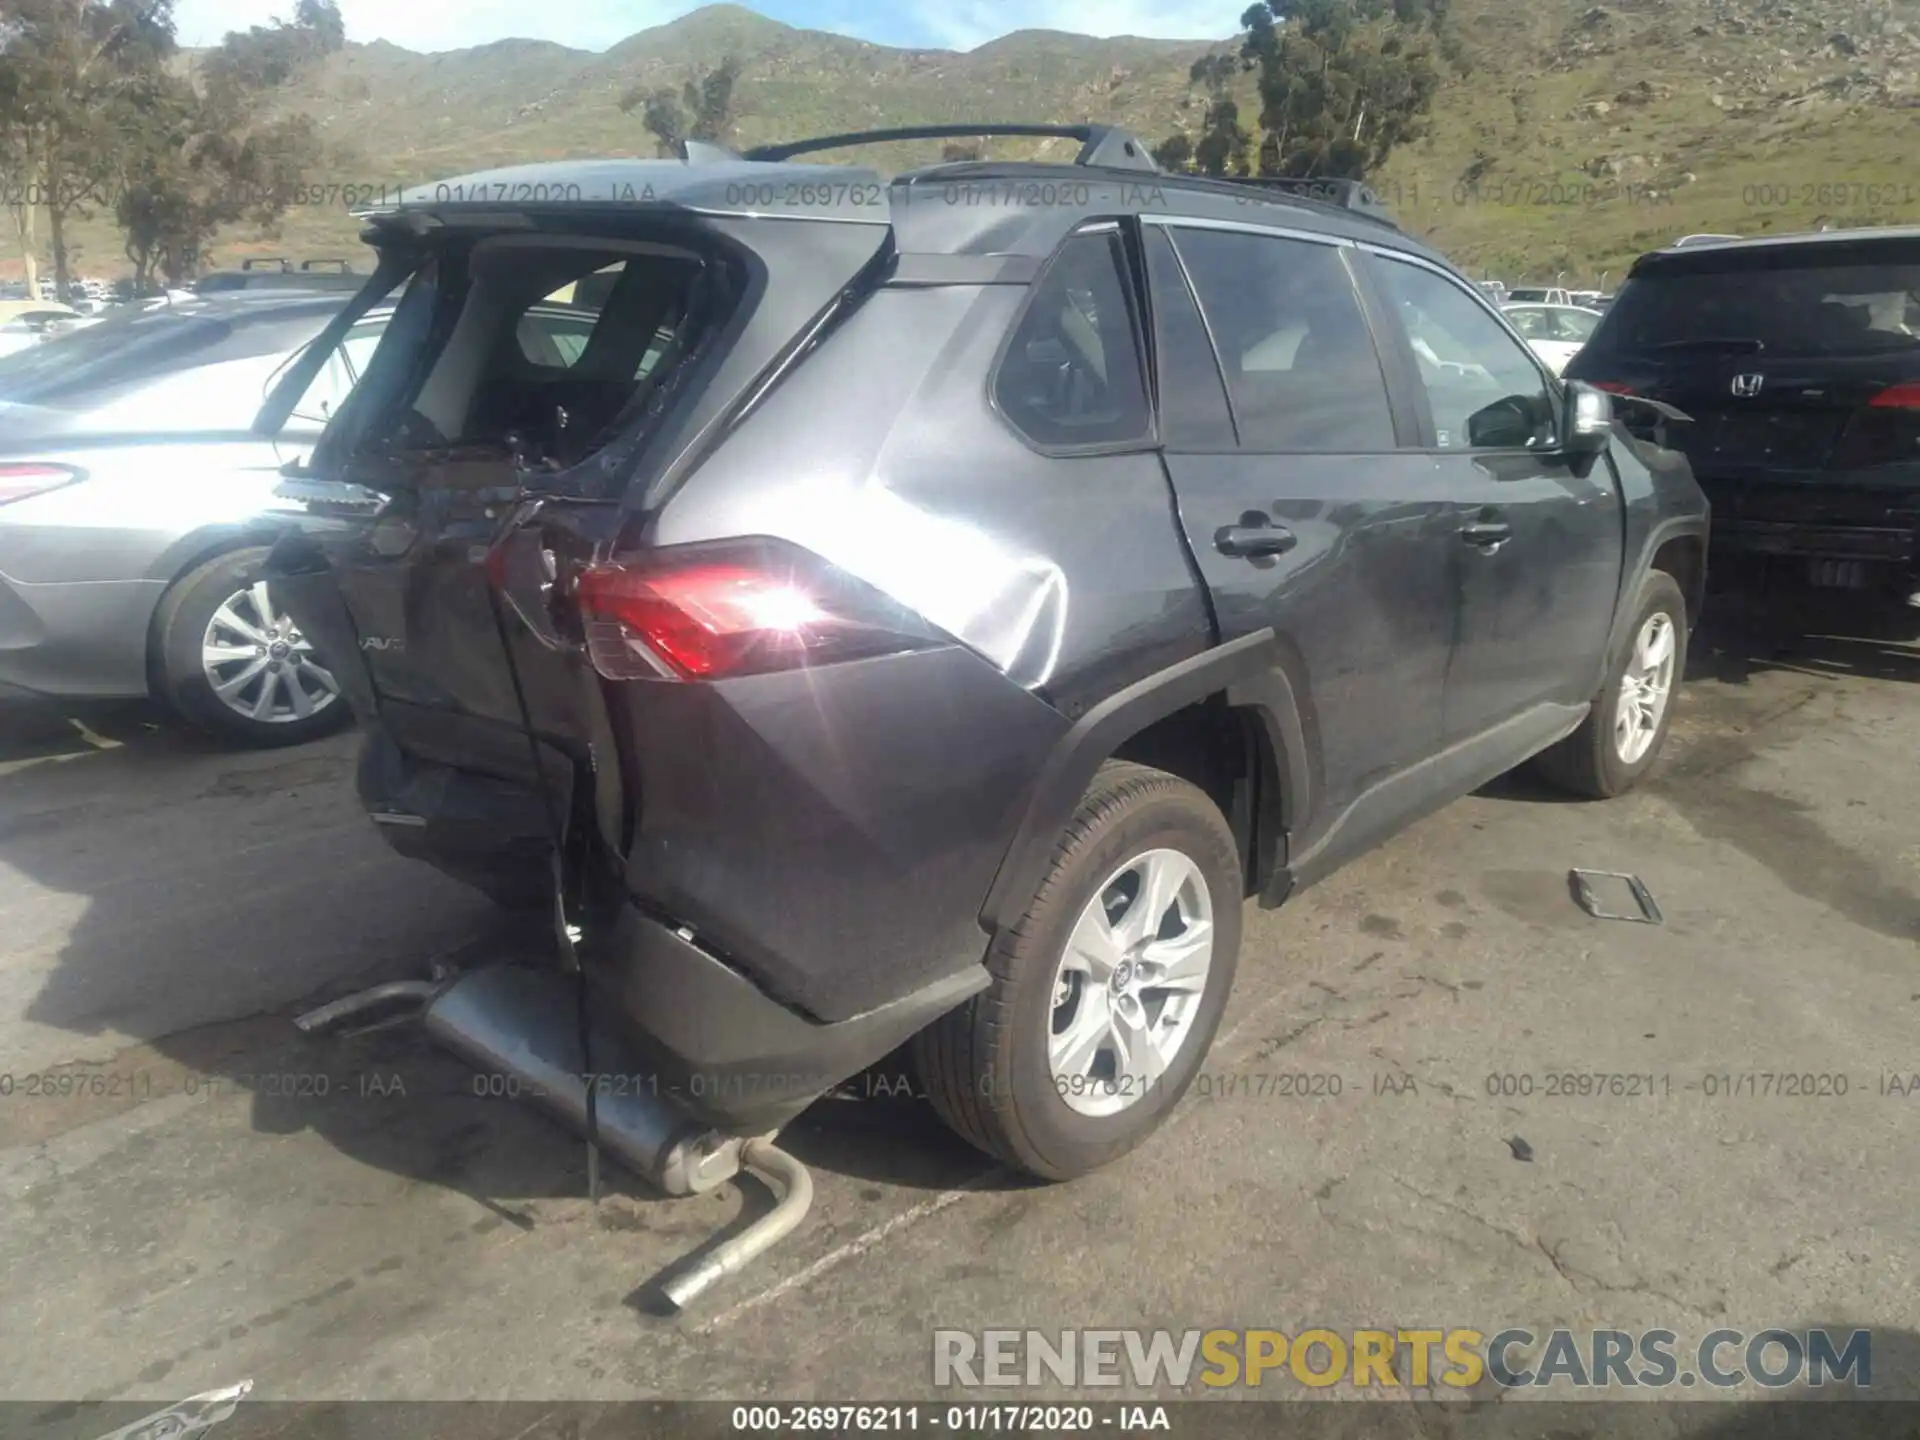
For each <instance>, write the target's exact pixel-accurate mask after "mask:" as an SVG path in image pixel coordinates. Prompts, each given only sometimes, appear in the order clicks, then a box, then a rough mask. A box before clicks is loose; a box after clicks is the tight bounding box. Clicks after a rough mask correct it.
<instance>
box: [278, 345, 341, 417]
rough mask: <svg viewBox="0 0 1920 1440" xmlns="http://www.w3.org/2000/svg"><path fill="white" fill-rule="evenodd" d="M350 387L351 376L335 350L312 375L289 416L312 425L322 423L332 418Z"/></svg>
mask: <svg viewBox="0 0 1920 1440" xmlns="http://www.w3.org/2000/svg"><path fill="white" fill-rule="evenodd" d="M352 388H353V376H352V374H351V373H350V372H349V371H348V369H347V367H346V363H345V362H344V361H343V360H342V359H341V358H340V352H339V351H338V350H336V351H334V352H333V354H331V355H329V356H328V357H327V363H326V364H324V365H322V366H321V367H320V371H319V373H318V374H316V375H315V376H314V377H313V382H312V383H311V384H310V385H308V386H307V391H306V394H304V395H302V396H301V397H300V403H299V404H297V405H295V406H294V407H293V415H292V416H291V418H292V419H295V420H304V421H306V422H307V423H309V424H312V425H324V424H326V423H327V421H328V420H330V419H332V418H333V412H334V411H335V410H338V409H339V408H340V402H341V401H342V400H344V399H346V398H347V392H348V391H349V390H351V389H352Z"/></svg>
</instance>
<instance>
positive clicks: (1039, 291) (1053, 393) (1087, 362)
mask: <svg viewBox="0 0 1920 1440" xmlns="http://www.w3.org/2000/svg"><path fill="white" fill-rule="evenodd" d="M1126 274H1127V271H1126V252H1125V249H1124V248H1123V245H1122V242H1121V239H1120V236H1119V233H1118V232H1117V231H1100V232H1089V233H1085V234H1080V235H1075V236H1073V237H1072V238H1071V239H1069V240H1068V241H1067V243H1066V244H1065V245H1064V246H1062V247H1061V249H1060V252H1059V253H1058V254H1057V255H1056V256H1055V257H1054V259H1053V262H1052V264H1050V265H1049V266H1048V267H1047V269H1046V272H1045V273H1044V274H1043V275H1042V276H1041V277H1040V279H1039V280H1038V281H1037V282H1036V283H1035V285H1034V289H1033V293H1032V295H1031V296H1030V297H1029V298H1028V301H1027V306H1026V309H1025V310H1023V311H1022V312H1021V316H1020V321H1019V323H1018V325H1016V326H1015V328H1014V332H1013V335H1012V338H1011V339H1010V340H1009V341H1008V343H1007V349H1006V353H1005V354H1004V355H1003V356H1002V357H1001V360H1000V368H999V370H998V372H997V373H996V374H995V376H994V382H993V397H994V402H995V403H996V404H997V405H998V406H999V407H1000V411H1001V413H1002V414H1003V415H1005V416H1006V417H1007V419H1008V420H1009V421H1010V422H1011V423H1012V424H1013V426H1014V427H1015V428H1016V429H1018V430H1019V431H1020V432H1021V433H1022V434H1024V435H1025V436H1026V437H1027V438H1028V439H1030V440H1032V441H1033V442H1034V443H1035V444H1037V445H1042V446H1046V447H1048V448H1062V449H1067V448H1077V447H1081V446H1088V445H1120V444H1127V443H1130V442H1135V441H1141V440H1146V439H1147V438H1149V437H1150V436H1151V434H1152V432H1153V422H1152V414H1151V411H1150V410H1149V409H1148V406H1147V390H1146V382H1145V378H1144V376H1143V375H1142V372H1141V365H1140V345H1139V340H1138V336H1137V325H1136V317H1135V315H1134V308H1133V297H1132V292H1131V287H1130V286H1129V285H1128V283H1127V280H1126Z"/></svg>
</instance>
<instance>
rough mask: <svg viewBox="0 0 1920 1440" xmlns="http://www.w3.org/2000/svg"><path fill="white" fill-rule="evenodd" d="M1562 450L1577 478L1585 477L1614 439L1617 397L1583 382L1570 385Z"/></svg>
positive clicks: (1572, 382) (1570, 383)
mask: <svg viewBox="0 0 1920 1440" xmlns="http://www.w3.org/2000/svg"><path fill="white" fill-rule="evenodd" d="M1561 433H1562V434H1563V435H1564V436H1565V437H1566V438H1565V440H1564V441H1563V442H1562V443H1561V447H1560V448H1561V449H1562V450H1563V451H1564V452H1565V453H1566V456H1567V459H1568V460H1569V461H1571V462H1572V465H1573V471H1574V473H1575V474H1576V475H1582V476H1584V475H1585V474H1586V473H1587V472H1588V471H1589V470H1591V469H1592V468H1593V467H1594V464H1595V463H1596V462H1597V461H1598V460H1599V459H1600V457H1601V456H1602V455H1604V454H1606V452H1607V445H1608V442H1610V441H1611V440H1612V439H1613V397H1612V396H1611V395H1609V394H1608V393H1607V392H1606V391H1604V390H1600V389H1597V388H1595V387H1594V386H1592V385H1589V384H1587V383H1586V382H1584V381H1581V380H1569V381H1568V382H1567V395H1566V406H1565V411H1564V415H1563V418H1562V421H1561Z"/></svg>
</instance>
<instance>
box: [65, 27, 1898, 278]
mask: <svg viewBox="0 0 1920 1440" xmlns="http://www.w3.org/2000/svg"><path fill="white" fill-rule="evenodd" d="M1234 8H1235V7H1234V5H1233V4H1228V5H1226V6H1224V7H1223V10H1222V17H1223V27H1224V26H1227V25H1231V23H1232V17H1233V11H1234ZM1453 11H1454V24H1455V25H1456V26H1457V27H1458V29H1459V32H1460V34H1461V35H1462V37H1463V40H1464V41H1465V45H1466V49H1467V50H1468V52H1469V54H1470V55H1471V57H1472V69H1471V71H1470V72H1469V73H1467V74H1464V75H1459V76H1452V77H1449V78H1448V80H1447V83H1446V84H1445V85H1444V86H1443V87H1442V89H1441V91H1440V94H1439V97H1438V100H1437V103H1436V106H1435V112H1434V117H1433V123H1432V127H1431V134H1430V135H1429V136H1428V137H1427V138H1426V139H1424V140H1422V141H1419V142H1416V143H1414V144H1411V145H1408V146H1404V147H1402V148H1401V149H1400V150H1399V151H1397V152H1396V153H1395V154H1394V156H1393V157H1392V159H1391V160H1390V161H1389V163H1388V164H1387V166H1386V167H1385V168H1384V169H1383V171H1382V172H1381V173H1380V174H1379V175H1378V176H1375V177H1373V179H1374V183H1375V185H1376V187H1377V188H1378V189H1379V190H1380V191H1381V193H1382V195H1383V196H1384V197H1385V198H1386V200H1387V203H1388V205H1389V208H1391V209H1393V210H1394V211H1395V213H1396V217H1397V218H1398V220H1399V222H1400V223H1401V225H1402V226H1403V228H1405V229H1407V230H1409V231H1410V232H1413V233H1416V234H1419V235H1422V236H1423V237H1425V238H1427V239H1428V240H1430V241H1431V242H1432V243H1434V244H1436V245H1437V246H1439V247H1440V248H1441V249H1443V250H1445V251H1446V252H1447V253H1449V254H1450V255H1452V256H1453V257H1454V259H1455V260H1456V261H1457V262H1459V263H1461V264H1462V265H1463V266H1464V267H1466V268H1469V269H1471V270H1473V271H1475V272H1476V273H1478V272H1480V271H1483V270H1492V271H1494V272H1496V273H1500V274H1502V275H1504V276H1505V277H1506V278H1509V279H1523V278H1532V279H1547V280H1551V279H1553V278H1555V277H1556V276H1558V275H1561V274H1565V275H1566V277H1567V278H1568V280H1569V282H1572V281H1575V280H1578V281H1583V282H1585V283H1598V282H1599V281H1600V280H1601V279H1602V278H1603V277H1607V278H1614V279H1617V276H1618V275H1619V273H1620V272H1621V271H1622V270H1623V269H1624V267H1625V265H1626V264H1628V263H1630V262H1631V260H1632V259H1633V258H1634V256H1636V255H1637V254H1639V253H1642V252H1644V251H1645V250H1648V249H1652V248H1657V246H1659V245H1661V244H1664V243H1667V242H1668V241H1670V240H1671V239H1672V238H1674V237H1675V236H1677V235H1680V234H1683V233H1687V232H1689V231H1696V230H1730V231H1734V232H1736V233H1766V232H1779V231H1785V230H1789V229H1796V228H1799V229H1811V228H1815V227H1816V226H1817V225H1818V224H1820V223H1822V222H1825V223H1833V224H1848V225H1854V224H1882V223H1896V222H1902V221H1904V222H1909V223H1915V222H1920V171H1916V170H1915V169H1914V167H1913V166H1912V164H1911V162H1910V161H1909V160H1908V158H1907V157H1909V156H1912V155H1917V154H1920V9H1917V8H1916V7H1915V5H1914V4H1913V0H1600V3H1595V0H1532V3H1528V4H1519V5H1516V3H1515V0H1454V6H1453ZM1909 16H1911V17H1913V18H1908V17H1909ZM1234 43H1235V42H1234V41H1233V39H1231V38H1222V39H1218V40H1208V39H1205V38H1199V39H1194V40H1186V41H1180V40H1153V39H1142V38H1139V37H1113V38H1095V37H1089V36H1079V35H1073V34H1071V33H1069V32H1065V31H1057V30H1026V31H1019V32H1014V33H1012V34H1009V35H1003V36H1000V37H997V38H995V39H993V40H990V41H988V42H986V43H985V44H983V45H980V46H977V47H975V48H974V49H973V50H970V51H954V50H943V49H930V48H895V47H889V46H883V45H876V44H873V43H871V42H868V41H864V40H859V39H856V38H854V37H851V36H845V35H840V34H836V33H833V32H828V31H820V30H807V29H802V28H799V27H795V26H791V25H787V24H785V23H784V22H781V21H778V20H774V19H771V18H769V17H766V16H763V15H760V14H758V13H757V12H754V11H752V10H750V9H747V8H745V7H743V6H738V5H713V6H707V7H704V8H702V9H699V10H695V11H693V12H691V13H689V14H687V15H684V16H681V17H679V18H678V19H675V20H672V21H669V22H666V23H665V24H663V25H658V26H653V27H650V28H648V29H646V30H642V31H639V32H637V33H636V34H634V35H632V36H629V37H627V38H626V39H624V40H621V41H619V42H618V43H616V44H614V45H611V46H609V47H608V48H607V49H605V50H603V51H589V50H576V49H572V48H570V47H567V46H563V45H556V44H553V43H552V42H546V41H526V40H502V41H494V42H490V43H488V44H485V45H481V46H475V47H470V48H467V49H463V50H454V51H441V52H434V53H426V54H422V53H418V52H413V51H409V50H406V49H404V48H402V47H400V46H396V45H392V44H390V43H387V42H384V41H373V42H370V43H367V44H350V45H349V46H348V47H347V49H346V50H344V51H343V52H341V53H340V54H338V55H335V56H332V57H329V58H328V59H327V60H326V61H325V62H323V63H322V64H321V65H319V66H318V67H317V68H316V69H315V70H314V71H313V72H312V73H311V74H309V75H306V76H304V77H302V78H301V79H300V80H299V81H298V82H297V83H296V84H295V85H294V86H293V87H292V88H290V89H289V91H288V92H287V93H286V94H285V96H284V98H283V104H284V106H285V107H286V108H287V109H289V110H298V111H301V112H304V113H306V114H308V115H310V116H312V117H313V119H314V121H315V123H316V125H317V127H318V129H319V132H320V134H321V136H322V138H323V141H324V142H325V143H326V145H327V148H328V158H327V162H326V164H325V165H324V166H323V167H321V169H322V170H323V171H324V172H325V173H324V174H318V173H317V174H316V175H315V176H314V177H313V179H314V180H315V181H316V183H319V184H330V185H335V186H338V185H356V186H360V187H363V188H366V189H387V190H391V189H392V188H395V187H397V186H399V185H402V184H417V183H423V182H430V181H433V180H436V179H442V178H446V177H448V176H451V175H455V174H460V173H466V172H471V171H475V170H481V169H487V168H492V167H495V166H498V165H505V164H515V163H525V162H529V161H539V160H553V159H564V158H584V157H586V156H590V155H621V154H626V155H642V156H645V155H651V154H652V153H653V149H654V147H653V143H652V137H651V136H650V135H649V134H648V133H647V132H646V130H645V128H644V127H643V126H642V124H641V123H640V118H639V116H638V114H637V113H636V114H633V115H628V114H623V113H622V112H621V111H620V109H619V100H620V97H621V96H622V95H623V94H625V93H626V92H627V91H628V90H630V89H632V88H635V87H638V88H639V89H641V90H643V91H645V90H650V89H653V88H655V87H669V88H672V89H674V90H677V89H678V88H679V86H680V85H681V84H682V83H683V82H684V81H685V80H686V79H688V78H690V77H691V76H692V75H694V74H695V73H696V72H697V71H699V70H701V69H703V68H705V67H708V66H711V65H713V64H715V63H717V62H718V61H719V60H720V59H721V58H722V57H723V56H724V55H726V54H729V53H731V54H735V55H736V56H737V57H738V58H739V59H740V61H741V64H742V71H741V78H740V81H739V84H738V86H737V89H736V102H737V116H736V124H735V129H734V133H733V135H732V136H731V141H732V143H734V144H735V145H737V146H740V147H745V146H748V145H752V144H756V143H765V142H769V141H774V140H782V139H795V138H800V137H803V136H806V135H820V134H834V133H840V132H844V131H850V130H866V129H877V128H882V127H887V126H898V125H908V124H936V123H965V122H967V121H987V120H996V121H1034V120H1042V121H1059V122H1072V121H1084V120H1098V121H1107V122H1110V123H1115V124H1119V125H1122V126H1124V127H1125V128H1127V129H1130V130H1132V131H1133V132H1134V133H1135V134H1136V135H1138V136H1139V137H1140V138H1141V139H1143V140H1145V141H1146V142H1147V143H1149V144H1153V143H1157V142H1158V141H1159V140H1160V139H1161V138H1163V137H1164V136H1166V135H1167V134H1169V133H1171V132H1173V131H1174V130H1176V129H1183V130H1186V131H1188V132H1189V133H1192V132H1196V131H1197V130H1198V128H1199V125H1200V120H1201V117H1202V115H1203V114H1204V111H1205V107H1206V103H1207V95H1206V93H1205V92H1204V91H1203V90H1201V89H1198V88H1196V87H1194V86H1193V85H1192V84H1191V83H1190V82H1189V78H1188V72H1189V70H1190V68H1191V66H1192V64H1193V62H1194V61H1195V60H1196V59H1199V58H1200V57H1202V56H1204V55H1207V54H1210V53H1214V52H1216V51H1219V50H1222V49H1227V48H1230V47H1231V46H1232V45H1233V44H1234ZM1236 97H1237V98H1238V99H1239V100H1240V101H1241V113H1242V115H1243V116H1244V117H1248V118H1249V119H1250V118H1251V117H1252V116H1253V115H1255V114H1257V112H1258V108H1259V105H1258V97H1257V95H1256V94H1255V93H1254V91H1253V87H1252V82H1251V80H1250V78H1247V77H1243V78H1242V79H1241V81H1240V82H1239V84H1238V87H1237V90H1236ZM987 153H988V155H990V156H992V157H994V158H1005V159H1018V158H1028V157H1032V156H1045V157H1047V158H1055V159H1058V158H1064V157H1065V155H1066V154H1067V153H1069V149H1068V145H1067V142H1052V141H1048V142H1018V141H1011V140H992V141H988V142H987ZM939 155H940V146H939V144H938V142H933V143H930V144H924V143H923V144H917V145H900V144H896V145H886V146H878V147H873V148H872V149H868V150H862V151H861V152H860V155H859V158H860V160H861V162H862V163H866V164H872V165H874V166H876V167H877V168H880V169H882V170H898V169H901V168H906V167H908V166H911V165H915V164H926V163H930V162H932V161H936V160H938V158H939ZM819 158H822V159H828V160H831V159H836V158H849V157H847V156H846V155H840V156H835V155H825V156H822V157H819ZM1823 187H1824V188H1823ZM1841 187H1844V188H1841ZM322 193H323V194H324V193H327V192H322ZM78 233H79V238H80V239H81V241H82V250H83V252H84V253H83V259H82V261H81V266H80V268H81V269H82V271H83V272H84V269H85V267H86V266H87V265H88V264H95V265H97V264H98V263H99V262H100V261H101V260H103V259H104V260H105V261H106V262H107V263H109V264H111V263H112V260H113V258H114V257H115V256H116V255H117V251H118V245H117V243H116V242H115V240H114V237H113V235H112V232H111V228H110V226H104V225H103V224H102V223H101V221H100V219H99V218H98V217H96V219H95V220H94V221H93V222H92V223H91V224H90V225H85V226H82V227H79V232H78ZM356 234H357V225H356V224H355V222H353V221H352V220H351V218H350V217H349V216H348V215H347V214H346V213H345V212H344V210H343V209H342V208H341V207H340V206H339V205H338V204H337V203H332V204H321V205H314V206H296V207H294V209H293V210H291V211H290V212H289V213H288V215H287V216H286V218H285V219H284V220H283V222H282V223H281V225H280V227H279V232H278V233H277V234H258V233H254V234H248V233H243V232H235V233H232V234H228V235H224V236H222V237H221V242H220V243H219V245H218V246H217V247H216V252H215V253H216V259H217V260H219V261H221V262H226V263H230V262H232V261H233V260H234V259H236V258H238V257H239V256H241V255H243V254H248V253H281V254H285V253H292V254H296V255H298V254H339V253H342V252H341V246H342V245H343V244H351V243H353V242H354V240H355V236H356Z"/></svg>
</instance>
